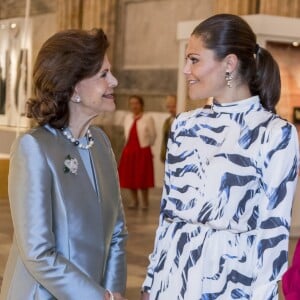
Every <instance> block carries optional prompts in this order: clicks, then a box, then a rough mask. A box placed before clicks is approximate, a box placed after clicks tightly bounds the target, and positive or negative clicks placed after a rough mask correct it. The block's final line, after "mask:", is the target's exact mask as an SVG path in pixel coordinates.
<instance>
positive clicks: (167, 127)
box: [160, 95, 177, 163]
mask: <svg viewBox="0 0 300 300" xmlns="http://www.w3.org/2000/svg"><path fill="white" fill-rule="evenodd" d="M165 105H166V110H167V112H168V113H169V114H170V116H169V117H168V118H167V119H166V120H165V121H164V124H163V128H162V141H161V147H160V161H161V162H162V163H164V162H165V160H166V153H167V143H168V138H169V134H170V131H171V125H172V123H173V121H174V119H175V117H176V106H177V98H176V96H175V95H168V96H167V97H166V102H165Z"/></svg>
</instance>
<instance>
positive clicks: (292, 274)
mask: <svg viewBox="0 0 300 300" xmlns="http://www.w3.org/2000/svg"><path fill="white" fill-rule="evenodd" d="M299 282H300V239H299V240H298V242H297V246H296V249H295V252H294V257H293V262H292V264H291V266H290V267H289V269H288V270H287V271H286V272H285V273H284V274H283V277H282V289H283V294H284V297H285V300H298V299H300V285H299Z"/></svg>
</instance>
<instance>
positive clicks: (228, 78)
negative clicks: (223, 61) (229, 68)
mask: <svg viewBox="0 0 300 300" xmlns="http://www.w3.org/2000/svg"><path fill="white" fill-rule="evenodd" d="M232 79H233V77H232V73H230V72H226V73H225V80H226V84H227V86H228V87H229V88H232V82H231V81H232Z"/></svg>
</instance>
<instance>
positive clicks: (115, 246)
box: [104, 136, 128, 294]
mask: <svg viewBox="0 0 300 300" xmlns="http://www.w3.org/2000/svg"><path fill="white" fill-rule="evenodd" d="M105 139H106V140H108V138H107V137H106V136H105ZM107 142H108V143H109V141H107ZM109 149H110V152H111V158H112V162H113V171H114V174H115V178H116V185H117V186H118V195H119V199H118V217H117V221H116V224H115V227H114V232H113V236H112V240H111V244H110V251H109V256H108V260H107V266H106V273H105V282H104V286H105V287H106V288H107V289H108V290H110V291H112V292H118V293H121V294H124V293H125V289H126V253H125V247H126V241H127V235H128V232H127V228H126V223H125V216H124V210H123V205H122V200H121V192H120V187H119V181H118V171H117V165H116V160H115V156H114V154H113V151H112V149H111V146H110V143H109Z"/></svg>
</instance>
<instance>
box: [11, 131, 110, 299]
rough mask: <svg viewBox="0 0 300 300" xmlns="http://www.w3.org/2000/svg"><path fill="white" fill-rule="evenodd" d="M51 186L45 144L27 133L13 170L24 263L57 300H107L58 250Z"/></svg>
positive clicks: (15, 212)
mask: <svg viewBox="0 0 300 300" xmlns="http://www.w3.org/2000/svg"><path fill="white" fill-rule="evenodd" d="M51 183H52V175H51V172H50V168H49V166H48V164H47V159H46V157H45V155H44V152H43V150H42V149H41V145H39V143H38V141H37V140H36V139H35V138H34V137H33V136H32V135H30V134H25V135H24V136H22V137H21V138H19V139H18V140H17V141H16V142H15V143H14V145H13V147H12V151H11V158H10V170H9V200H10V205H11V214H12V220H13V225H14V233H15V238H16V241H17V247H18V249H19V253H20V256H21V259H22V262H23V263H24V265H25V267H26V269H27V271H28V272H29V273H30V274H31V275H32V277H33V278H34V279H35V280H36V281H37V282H38V283H40V284H41V285H42V286H43V287H44V288H45V289H46V290H48V291H49V293H51V294H52V295H53V296H54V297H55V298H56V299H66V300H82V299H91V300H94V299H95V300H96V299H97V300H98V299H104V292H105V290H104V289H103V288H102V287H101V286H99V284H98V283H96V282H95V281H93V280H92V279H91V278H90V277H88V276H87V275H86V274H84V273H83V272H82V271H81V270H80V269H78V268H77V267H76V266H75V265H74V264H73V263H71V262H70V261H69V260H68V259H67V258H66V257H64V256H62V255H61V254H60V253H58V252H57V250H56V245H55V235H54V232H53V230H52V228H53V224H52V199H51Z"/></svg>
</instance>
